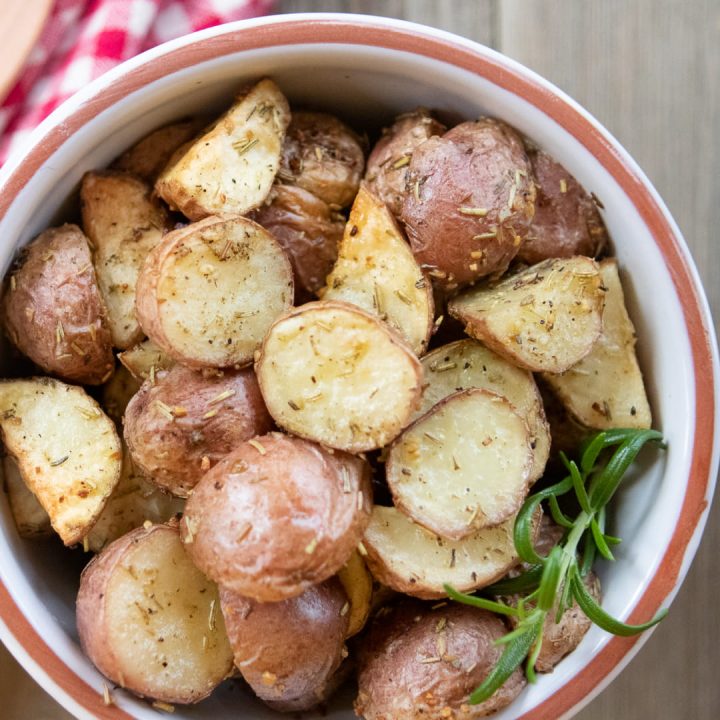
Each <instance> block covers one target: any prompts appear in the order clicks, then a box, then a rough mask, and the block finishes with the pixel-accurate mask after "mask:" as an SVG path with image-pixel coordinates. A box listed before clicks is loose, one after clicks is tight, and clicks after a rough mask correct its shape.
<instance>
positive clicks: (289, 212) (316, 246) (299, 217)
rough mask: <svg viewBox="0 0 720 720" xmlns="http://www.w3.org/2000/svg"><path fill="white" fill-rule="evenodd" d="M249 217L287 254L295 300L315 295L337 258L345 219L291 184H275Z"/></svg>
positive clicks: (318, 199)
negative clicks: (293, 283) (264, 201)
mask: <svg viewBox="0 0 720 720" xmlns="http://www.w3.org/2000/svg"><path fill="white" fill-rule="evenodd" d="M250 217H251V218H252V219H253V220H255V222H257V223H258V224H260V225H262V226H263V227H264V228H265V229H266V230H268V231H269V232H271V233H272V234H273V236H274V237H275V239H276V240H277V241H278V242H279V243H280V245H282V247H283V249H284V250H285V252H286V253H287V254H288V258H289V259H290V263H291V265H292V268H293V274H294V276H295V296H296V302H297V301H298V300H299V301H306V300H309V299H310V298H312V297H313V296H314V295H316V294H317V292H318V290H320V289H321V288H323V287H324V286H325V278H326V277H327V276H328V273H329V272H330V271H331V270H332V267H333V265H334V263H335V260H336V259H337V254H338V245H339V244H340V241H341V240H342V236H343V230H344V228H345V218H344V217H343V216H342V215H340V214H339V213H338V212H337V211H335V210H331V209H330V207H329V205H328V204H327V203H326V202H324V201H323V200H320V198H317V197H315V195H313V194H312V193H311V192H308V191H307V190H303V189H302V188H299V187H295V186H293V185H276V186H275V187H274V188H273V189H272V192H271V193H270V195H269V196H268V200H267V202H266V203H265V205H262V206H260V207H259V208H258V209H257V210H255V211H253V213H252V214H251V215H250ZM298 304H299V303H298Z"/></svg>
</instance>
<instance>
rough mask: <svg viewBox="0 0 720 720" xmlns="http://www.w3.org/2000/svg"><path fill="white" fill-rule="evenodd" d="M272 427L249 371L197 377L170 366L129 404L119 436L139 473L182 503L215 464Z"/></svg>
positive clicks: (211, 372) (207, 373) (206, 372)
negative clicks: (125, 443)
mask: <svg viewBox="0 0 720 720" xmlns="http://www.w3.org/2000/svg"><path fill="white" fill-rule="evenodd" d="M272 425H273V422H272V418H271V417H270V415H269V413H268V411H267V409H266V408H265V403H264V402H263V399H262V395H261V394H260V388H259V387H258V383H257V379H256V378H255V373H254V372H253V371H252V368H245V369H244V370H204V371H201V372H198V371H195V370H190V369H189V368H186V367H183V366H182V365H175V366H174V367H173V368H172V369H170V370H167V371H161V372H159V373H158V374H157V375H156V376H155V380H154V382H152V381H150V380H146V381H145V383H144V384H143V386H142V387H141V388H140V390H139V392H138V393H137V394H136V395H135V396H134V397H133V398H132V400H131V401H130V403H129V404H128V406H127V410H126V412H125V428H124V433H125V441H126V442H127V444H128V448H129V449H130V454H131V455H132V458H133V461H134V463H135V464H136V465H137V467H138V469H139V470H140V472H141V473H142V474H144V475H145V476H146V477H148V478H151V480H152V482H153V483H155V484H156V485H158V486H159V487H161V488H163V489H164V490H166V491H168V492H171V493H172V494H173V495H177V496H179V497H187V496H188V495H189V494H190V492H191V490H192V489H193V488H194V487H195V485H196V484H197V482H198V481H199V480H200V478H201V477H202V476H203V475H204V474H205V473H206V472H207V471H208V470H209V469H210V468H211V467H213V465H216V464H217V462H218V461H219V460H220V459H221V458H223V457H225V455H227V454H228V453H230V452H231V451H232V450H234V449H235V447H237V445H238V444H239V443H241V442H243V441H244V440H249V439H250V438H251V437H254V436H255V435H264V434H265V433H266V432H268V431H269V430H270V429H271V428H272Z"/></svg>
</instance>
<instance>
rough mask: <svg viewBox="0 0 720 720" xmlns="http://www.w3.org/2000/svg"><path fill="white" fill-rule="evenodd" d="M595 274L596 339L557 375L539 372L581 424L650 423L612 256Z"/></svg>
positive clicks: (637, 425) (638, 425) (600, 426)
mask: <svg viewBox="0 0 720 720" xmlns="http://www.w3.org/2000/svg"><path fill="white" fill-rule="evenodd" d="M600 274H601V276H602V284H603V287H605V288H607V293H606V296H605V298H606V299H605V311H604V313H603V330H602V333H601V335H600V337H599V338H598V341H597V342H596V343H595V345H594V346H593V349H592V350H591V351H590V354H589V355H586V356H585V357H584V358H583V359H582V360H581V361H580V362H579V363H577V365H573V366H572V367H571V368H570V369H569V370H567V371H565V372H564V373H562V374H561V375H552V374H549V373H547V374H545V375H544V376H543V377H544V378H545V380H546V382H547V383H548V384H549V385H550V387H552V389H553V390H554V391H555V392H556V393H557V395H558V397H559V398H560V400H561V401H562V403H563V405H565V407H566V408H567V409H568V410H569V411H570V413H572V415H573V416H574V417H575V418H576V419H577V420H578V421H579V422H581V423H582V424H583V425H585V426H586V427H589V428H594V429H597V430H606V429H608V428H612V427H626V428H649V427H651V425H652V413H651V411H650V404H649V403H648V399H647V394H646V393H645V385H644V383H643V377H642V373H641V372H640V367H639V365H638V361H637V356H636V355H635V341H636V337H635V328H634V327H633V324H632V320H630V316H629V315H628V312H627V309H626V308H625V298H624V295H623V289H622V284H621V283H620V276H619V274H618V265H617V260H615V259H614V258H611V259H608V260H603V261H602V262H601V263H600Z"/></svg>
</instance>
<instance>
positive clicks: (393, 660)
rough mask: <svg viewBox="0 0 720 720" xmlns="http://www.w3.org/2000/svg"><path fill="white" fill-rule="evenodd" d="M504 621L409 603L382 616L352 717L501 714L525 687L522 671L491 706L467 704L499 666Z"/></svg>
mask: <svg viewBox="0 0 720 720" xmlns="http://www.w3.org/2000/svg"><path fill="white" fill-rule="evenodd" d="M506 632H507V628H506V627H505V624H504V623H503V621H502V620H501V619H500V618H499V617H498V616H497V615H493V614H492V613H489V612H487V611H486V610H478V609H477V608H471V607H468V606H466V605H459V604H450V605H448V604H443V605H442V606H441V607H438V606H433V607H430V606H429V605H428V604H423V603H419V602H417V601H411V600H405V601H403V602H401V603H400V604H399V605H397V606H395V607H394V608H393V609H392V610H391V611H390V612H389V613H387V614H385V615H383V616H378V618H377V619H376V620H375V621H374V622H373V624H372V626H371V629H370V632H369V634H368V635H367V636H366V637H365V638H364V639H363V643H362V645H361V647H360V653H359V672H358V696H357V700H356V701H355V712H356V713H357V714H358V715H359V716H361V717H363V718H365V719H366V720H390V719H392V720H446V719H447V718H455V719H457V720H474V719H475V718H481V717H485V716H487V715H492V714H493V713H495V712H498V711H499V710H501V709H502V708H503V707H505V706H506V705H508V704H510V703H511V702H512V701H513V700H514V699H515V698H516V697H517V696H518V695H519V694H520V692H521V690H522V689H523V688H524V687H525V684H526V681H525V676H524V673H523V671H522V669H521V668H517V669H516V670H515V671H514V672H513V673H512V674H511V675H510V677H509V678H508V679H507V680H506V681H505V684H504V685H503V686H502V687H501V688H500V689H499V690H498V691H497V692H496V693H495V694H494V695H493V696H492V697H491V698H490V699H488V700H486V701H485V702H483V703H480V704H479V705H471V704H470V703H469V696H470V694H471V693H472V692H473V691H474V690H475V688H476V687H478V686H479V685H481V684H482V682H483V681H484V680H485V678H486V677H487V676H488V674H489V673H490V671H491V670H492V669H493V668H494V666H495V665H496V664H497V662H498V660H499V659H500V656H501V655H502V652H503V647H502V646H499V645H497V644H496V642H497V640H499V639H500V638H501V637H502V636H503V635H505V634H506Z"/></svg>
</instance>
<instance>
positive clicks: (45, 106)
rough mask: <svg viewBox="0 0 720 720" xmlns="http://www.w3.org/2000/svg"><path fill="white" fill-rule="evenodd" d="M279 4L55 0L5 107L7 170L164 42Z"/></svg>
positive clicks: (0, 140) (1, 110)
mask: <svg viewBox="0 0 720 720" xmlns="http://www.w3.org/2000/svg"><path fill="white" fill-rule="evenodd" d="M272 5H273V0H55V3H54V5H53V8H52V11H51V13H50V16H49V18H48V20H47V22H46V23H45V27H44V28H43V31H42V33H41V35H40V39H39V40H38V42H37V44H36V46H35V47H34V48H33V50H32V51H31V53H30V56H29V57H28V60H27V62H26V64H25V67H24V68H23V71H22V74H21V75H20V78H19V80H18V82H17V83H16V85H15V86H14V87H13V88H12V90H11V91H10V93H9V95H8V96H7V97H6V98H5V100H4V102H3V103H2V105H0V166H1V165H2V164H3V163H4V162H5V160H6V159H7V158H8V156H9V155H10V153H11V152H15V151H18V150H20V149H22V147H23V145H24V143H25V142H26V141H27V137H28V135H29V134H30V132H31V131H32V130H33V129H34V128H35V127H36V126H37V125H38V124H39V123H40V121H41V120H43V119H44V118H45V117H46V116H47V115H49V114H50V113H51V112H52V111H53V110H54V109H55V108H56V107H57V106H58V105H59V104H60V103H62V102H63V100H65V99H66V98H68V97H70V95H72V94H73V93H74V92H76V91H77V90H79V89H81V88H83V87H85V85H87V84H88V83H89V82H90V81H91V80H94V79H95V78H96V77H98V76H100V75H102V74H103V73H104V72H106V71H107V70H110V68H112V67H114V66H115V65H117V64H118V63H120V62H122V61H123V60H127V59H128V58H131V57H133V56H134V55H137V54H138V53H140V52H142V51H143V50H147V49H148V48H151V47H154V46H155V45H159V44H160V43H162V42H165V41H167V40H171V39H173V38H176V37H179V36H180V35H185V34H186V33H189V32H193V31H195V30H201V29H202V28H206V27H211V26H213V25H218V24H220V23H224V22H230V21H231V20H242V19H244V18H251V17H256V16H258V15H263V14H266V13H267V12H269V11H270V10H271V8H272Z"/></svg>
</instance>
